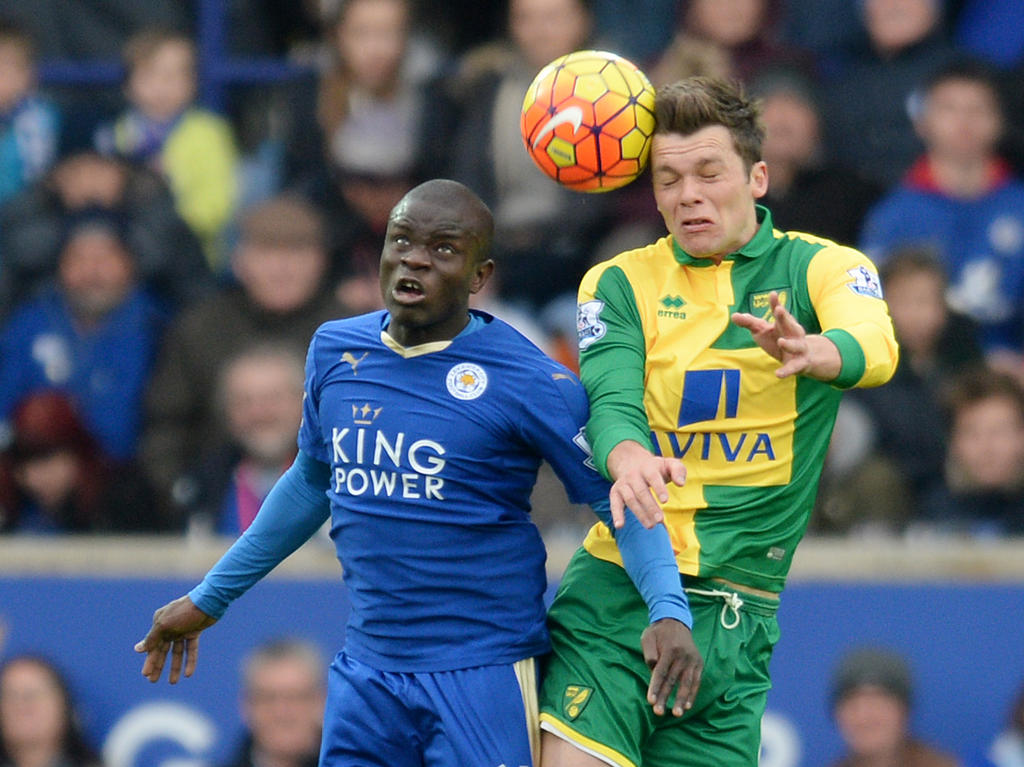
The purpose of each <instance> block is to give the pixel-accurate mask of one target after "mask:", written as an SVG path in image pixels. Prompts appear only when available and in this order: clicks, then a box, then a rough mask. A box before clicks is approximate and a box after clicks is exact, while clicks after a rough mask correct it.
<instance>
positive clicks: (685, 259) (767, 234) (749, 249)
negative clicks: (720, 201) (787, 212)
mask: <svg viewBox="0 0 1024 767" xmlns="http://www.w3.org/2000/svg"><path fill="white" fill-rule="evenodd" d="M754 207H755V208H756V209H757V220H758V221H759V222H760V225H759V226H758V227H757V232H755V233H754V236H753V237H752V238H751V239H750V242H748V243H747V244H746V245H744V246H743V247H742V248H740V249H739V250H738V251H736V252H735V253H730V254H729V255H727V256H726V257H725V258H723V259H722V260H723V261H729V260H733V259H735V258H736V256H746V257H747V258H757V257H758V256H763V255H764V254H765V253H767V252H768V251H769V250H771V247H772V244H773V243H774V242H775V235H773V234H772V230H773V226H772V214H771V212H770V211H769V210H768V208H766V207H764V206H763V205H756V206H754ZM672 254H673V255H674V256H675V259H676V261H678V262H679V263H680V264H681V265H682V266H712V265H714V262H713V261H712V260H711V259H709V258H696V257H695V256H691V255H690V254H689V253H687V252H686V251H685V250H683V249H682V248H680V247H679V244H678V243H677V242H676V238H675V237H673V238H672Z"/></svg>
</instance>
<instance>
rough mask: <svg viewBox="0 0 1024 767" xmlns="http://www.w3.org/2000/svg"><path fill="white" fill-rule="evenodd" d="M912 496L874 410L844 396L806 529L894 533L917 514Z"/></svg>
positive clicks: (828, 532) (822, 532)
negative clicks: (882, 441)
mask: <svg viewBox="0 0 1024 767" xmlns="http://www.w3.org/2000/svg"><path fill="white" fill-rule="evenodd" d="M912 501H913V499H912V496H911V492H910V488H909V486H908V482H907V478H906V477H905V476H904V474H903V472H902V471H901V470H900V466H899V464H898V463H897V462H896V461H895V460H894V459H893V458H892V457H891V456H889V455H887V454H886V453H885V452H884V451H883V450H882V448H881V446H880V445H879V437H878V429H876V427H875V424H874V423H873V421H872V418H871V415H870V414H869V413H868V412H867V410H866V409H865V408H864V406H863V405H861V404H860V403H859V402H857V400H855V399H851V398H847V397H844V398H843V401H842V402H841V403H840V405H839V410H838V412H837V413H836V424H835V427H834V428H833V430H832V439H831V441H830V442H829V447H828V453H827V454H826V456H825V465H824V468H823V469H822V472H821V480H820V481H819V482H818V497H817V500H816V502H815V506H814V512H813V514H812V515H811V523H810V525H809V527H808V529H807V532H808V533H809V534H818V535H859V536H872V535H894V534H896V533H900V532H902V531H903V530H905V529H906V528H907V526H908V524H909V523H910V522H911V520H912V519H913V517H914V514H915V513H916V507H915V506H914V504H913V502H912Z"/></svg>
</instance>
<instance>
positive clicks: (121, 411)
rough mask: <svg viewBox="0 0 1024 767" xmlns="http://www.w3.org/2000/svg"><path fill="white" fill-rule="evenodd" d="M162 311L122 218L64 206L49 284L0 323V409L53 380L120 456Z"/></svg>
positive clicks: (132, 430)
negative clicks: (141, 275) (67, 212)
mask: <svg viewBox="0 0 1024 767" xmlns="http://www.w3.org/2000/svg"><path fill="white" fill-rule="evenodd" d="M165 320H166V315H165V314H164V312H163V311H161V310H160V309H159V307H158V306H157V304H156V302H155V301H154V300H153V299H152V298H151V297H150V296H149V295H148V294H147V293H146V292H145V291H144V290H143V288H142V287H141V285H140V284H139V280H138V276H137V271H136V268H135V258H134V254H133V253H132V252H131V251H130V250H129V248H128V245H127V243H126V242H125V232H124V221H123V219H121V218H119V217H117V216H115V215H113V214H111V213H109V212H107V211H104V210H100V209H87V210H85V211H83V212H81V213H79V214H77V215H75V216H72V217H71V218H70V219H69V220H68V221H67V222H66V223H65V225H64V235H63V244H62V245H61V247H60V257H59V261H58V265H57V285H56V287H55V288H53V289H51V290H49V291H46V292H44V293H43V294H42V295H40V296H38V297H36V298H30V299H28V300H26V301H25V302H24V303H23V304H21V305H20V307H19V308H17V309H16V310H15V312H14V314H13V315H12V317H11V319H10V321H9V322H8V323H7V324H6V326H5V327H4V329H3V332H2V333H0V360H2V361H3V363H2V364H0V419H7V418H9V417H10V416H11V413H12V411H13V409H14V406H15V405H16V404H17V402H18V401H19V400H20V399H22V398H23V397H24V396H26V395H28V394H30V393H31V392H34V391H37V390H39V389H57V390H63V391H66V392H68V393H69V394H70V395H71V396H72V397H73V398H74V400H75V402H76V403H77V405H78V407H79V410H80V412H81V415H82V420H83V421H84V423H85V425H86V427H87V428H88V430H89V432H90V434H91V435H92V436H93V438H94V439H95V440H96V441H97V442H98V443H99V445H100V446H101V448H102V449H103V450H104V452H106V453H107V454H108V455H109V456H111V458H113V459H114V460H116V461H120V462H126V461H129V460H130V459H131V458H132V457H133V456H134V455H135V451H136V447H137V444H136V443H137V440H138V434H139V425H140V420H141V408H142V396H143V391H144V388H145V386H146V383H147V382H148V380H149V375H150V371H151V369H152V365H153V360H154V358H155V356H156V349H157V345H158V344H159V342H160V339H161V335H162V333H163V329H164V325H165Z"/></svg>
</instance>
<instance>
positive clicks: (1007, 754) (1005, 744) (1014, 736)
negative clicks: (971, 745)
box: [969, 687, 1024, 767]
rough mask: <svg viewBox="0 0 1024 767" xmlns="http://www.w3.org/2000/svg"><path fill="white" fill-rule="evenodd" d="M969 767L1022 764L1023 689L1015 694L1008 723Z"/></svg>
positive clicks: (1023, 730)
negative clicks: (1015, 697)
mask: <svg viewBox="0 0 1024 767" xmlns="http://www.w3.org/2000/svg"><path fill="white" fill-rule="evenodd" d="M969 764H970V765H971V767H1020V765H1022V764H1024V687H1021V689H1020V692H1019V693H1017V699H1016V701H1014V704H1013V708H1012V709H1011V711H1010V716H1009V721H1007V723H1006V727H1005V729H1003V731H1002V732H1000V733H999V734H998V735H996V737H995V738H994V739H993V741H992V743H991V744H989V746H988V748H987V749H985V753H984V755H982V756H979V757H977V758H975V759H973V760H971V761H970V762H969Z"/></svg>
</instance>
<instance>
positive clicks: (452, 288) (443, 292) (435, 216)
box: [380, 195, 494, 346]
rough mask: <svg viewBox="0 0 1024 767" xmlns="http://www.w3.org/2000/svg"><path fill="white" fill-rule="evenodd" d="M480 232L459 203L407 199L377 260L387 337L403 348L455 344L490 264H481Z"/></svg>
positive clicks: (397, 211) (390, 224)
mask: <svg viewBox="0 0 1024 767" xmlns="http://www.w3.org/2000/svg"><path fill="white" fill-rule="evenodd" d="M480 247H482V240H481V234H480V229H479V227H478V225H477V224H476V223H475V221H474V219H473V217H472V216H470V215H468V214H466V213H464V212H463V211H462V210H460V208H459V206H458V203H457V202H456V203H452V204H449V203H448V202H447V201H444V202H442V201H441V200H438V199H434V198H430V197H424V196H415V195H412V196H407V197H406V198H405V199H404V200H403V201H402V202H400V203H399V204H398V206H397V207H396V208H395V210H394V212H393V213H392V214H391V217H390V219H389V220H388V229H387V233H386V235H385V239H384V250H383V252H382V253H381V259H380V285H381V292H382V295H383V298H384V306H385V307H386V308H387V310H388V312H390V314H391V324H390V326H389V328H388V332H389V333H390V334H391V336H392V337H393V338H394V339H395V340H396V341H398V342H399V343H400V344H402V345H403V346H414V345H416V344H422V343H428V342H431V341H446V340H449V339H451V338H454V337H455V336H456V335H457V334H458V333H459V331H461V330H462V328H464V327H465V326H466V322H467V316H468V315H467V312H468V308H469V296H470V294H471V293H476V292H477V291H478V290H480V288H482V287H483V286H484V283H486V282H487V278H488V277H490V275H491V272H492V270H493V269H494V264H493V262H492V261H490V260H480V259H479V258H478V251H479V249H480Z"/></svg>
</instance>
